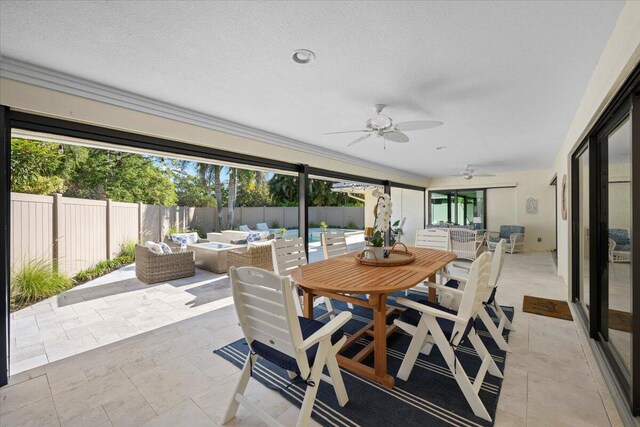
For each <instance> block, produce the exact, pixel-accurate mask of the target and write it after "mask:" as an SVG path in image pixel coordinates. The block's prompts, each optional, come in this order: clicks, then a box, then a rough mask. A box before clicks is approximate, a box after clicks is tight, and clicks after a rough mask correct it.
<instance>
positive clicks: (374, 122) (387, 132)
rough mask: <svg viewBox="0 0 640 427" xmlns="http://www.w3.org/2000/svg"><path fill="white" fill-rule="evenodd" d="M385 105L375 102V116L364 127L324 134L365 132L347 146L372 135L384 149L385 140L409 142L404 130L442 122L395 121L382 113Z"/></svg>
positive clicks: (407, 130) (432, 126) (422, 127)
mask: <svg viewBox="0 0 640 427" xmlns="http://www.w3.org/2000/svg"><path fill="white" fill-rule="evenodd" d="M385 107H386V105H385V104H375V105H374V106H373V111H374V112H375V114H376V115H375V116H374V117H371V118H370V119H368V120H367V121H366V122H365V129H361V130H347V131H342V132H328V133H325V135H335V134H340V133H354V132H356V133H362V132H366V133H367V135H364V136H361V137H359V138H357V139H355V140H353V141H351V142H350V143H349V145H347V147H351V146H353V145H356V144H359V143H361V142H362V141H364V140H365V139H368V138H369V137H371V136H372V135H375V136H377V137H378V138H382V143H383V147H384V149H385V150H386V148H387V141H391V142H396V143H399V144H405V143H407V142H409V137H408V136H407V135H406V134H405V133H404V132H412V131H417V130H424V129H431V128H434V127H438V126H442V125H443V123H442V122H440V121H436V120H415V121H410V122H400V123H395V124H394V121H393V119H392V118H391V117H389V116H387V115H385V114H382V110H384V108H385Z"/></svg>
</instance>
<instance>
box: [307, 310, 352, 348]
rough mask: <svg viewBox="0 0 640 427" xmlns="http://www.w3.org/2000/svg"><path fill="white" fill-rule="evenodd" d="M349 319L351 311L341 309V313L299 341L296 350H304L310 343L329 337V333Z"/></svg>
mask: <svg viewBox="0 0 640 427" xmlns="http://www.w3.org/2000/svg"><path fill="white" fill-rule="evenodd" d="M350 319H351V312H348V311H343V312H342V313H340V314H338V315H337V316H336V317H334V318H333V319H331V321H329V323H327V324H326V325H324V326H323V327H322V328H320V329H318V330H317V331H316V332H315V333H314V334H313V335H311V336H310V337H309V338H307V339H306V340H304V341H302V342H301V343H300V346H299V347H298V350H306V349H308V348H309V347H311V346H312V345H314V344H317V343H318V342H320V341H322V340H323V339H331V335H333V334H334V333H335V332H336V331H338V329H340V328H341V327H343V326H344V325H345V323H347V322H348V321H349V320H350Z"/></svg>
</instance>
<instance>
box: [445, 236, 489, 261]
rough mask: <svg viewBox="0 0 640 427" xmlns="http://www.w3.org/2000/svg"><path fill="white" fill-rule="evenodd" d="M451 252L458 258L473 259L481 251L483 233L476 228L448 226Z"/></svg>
mask: <svg viewBox="0 0 640 427" xmlns="http://www.w3.org/2000/svg"><path fill="white" fill-rule="evenodd" d="M449 238H450V240H451V252H453V253H455V254H456V255H457V256H458V258H462V259H468V260H470V261H474V260H475V259H476V258H478V257H479V256H480V254H481V253H482V250H483V249H482V248H483V243H484V235H483V234H481V233H480V232H479V231H478V230H470V229H468V228H450V229H449Z"/></svg>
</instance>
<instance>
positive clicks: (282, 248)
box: [271, 237, 335, 320]
mask: <svg viewBox="0 0 640 427" xmlns="http://www.w3.org/2000/svg"><path fill="white" fill-rule="evenodd" d="M271 258H272V259H273V271H274V272H275V273H276V274H278V275H280V276H287V277H289V276H291V272H292V271H293V270H295V269H296V268H298V267H301V266H303V265H306V264H307V253H306V251H305V250H304V240H303V239H302V237H293V238H291V239H284V238H282V239H275V240H272V241H271ZM293 292H294V293H295V296H296V301H297V304H296V310H297V312H298V316H302V291H300V289H299V288H298V287H297V286H294V289H293ZM320 303H324V305H325V307H326V308H327V312H326V313H324V314H323V315H321V316H318V317H317V319H318V320H322V319H324V318H326V317H327V316H328V317H331V318H333V317H334V316H335V310H334V309H333V305H332V304H331V300H330V299H329V298H326V297H318V298H316V299H315V300H314V305H317V304H320Z"/></svg>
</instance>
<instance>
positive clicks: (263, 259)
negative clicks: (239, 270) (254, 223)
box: [227, 240, 273, 271]
mask: <svg viewBox="0 0 640 427" xmlns="http://www.w3.org/2000/svg"><path fill="white" fill-rule="evenodd" d="M232 266H233V267H258V268H264V269H265V270H269V271H273V257H272V256H271V241H270V240H268V241H261V242H260V243H250V244H249V246H248V247H246V248H238V249H231V250H229V251H227V267H232Z"/></svg>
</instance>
